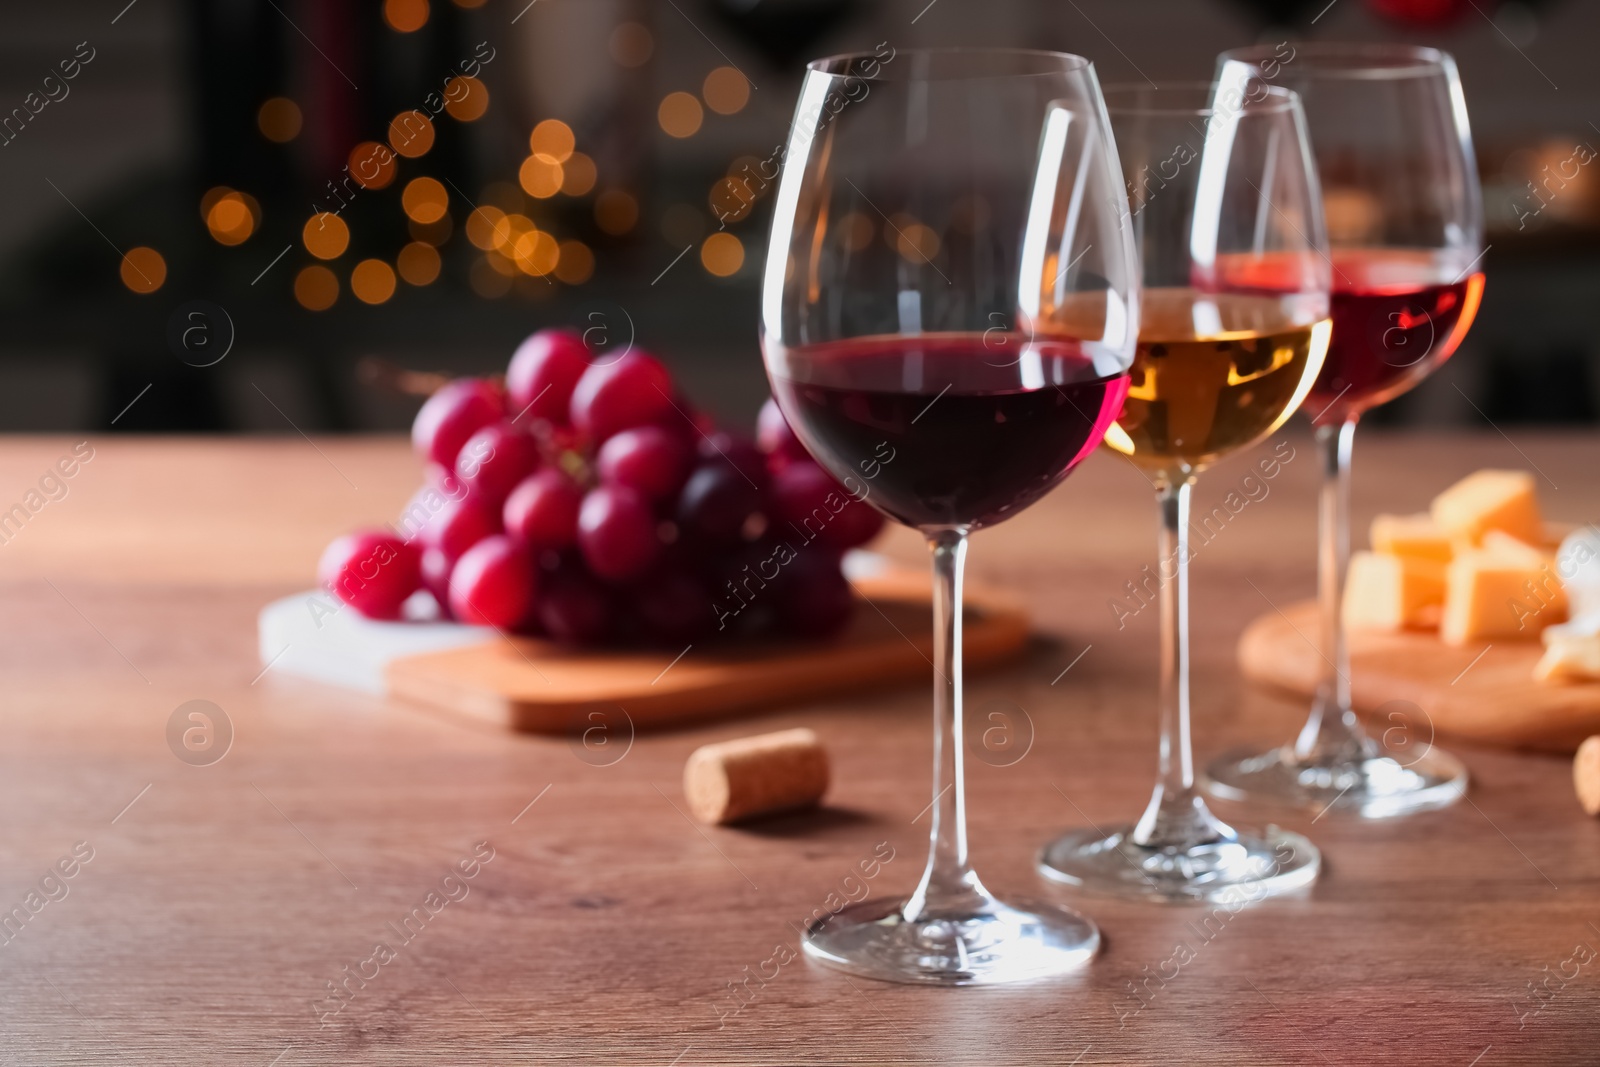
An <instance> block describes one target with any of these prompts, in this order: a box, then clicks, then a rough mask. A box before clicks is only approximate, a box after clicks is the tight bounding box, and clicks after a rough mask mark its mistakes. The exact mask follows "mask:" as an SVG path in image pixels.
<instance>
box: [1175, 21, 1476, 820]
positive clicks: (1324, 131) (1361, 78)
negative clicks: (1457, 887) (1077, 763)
mask: <svg viewBox="0 0 1600 1067" xmlns="http://www.w3.org/2000/svg"><path fill="white" fill-rule="evenodd" d="M1218 72H1219V73H1218V78H1219V82H1220V83H1221V84H1223V85H1226V86H1229V87H1230V88H1231V90H1233V91H1247V90H1248V88H1249V87H1250V86H1253V85H1256V84H1260V83H1262V82H1273V83H1276V84H1279V85H1283V86H1286V87H1288V88H1291V89H1294V90H1295V91H1297V92H1298V93H1299V94H1300V95H1301V98H1302V100H1303V101H1304V107H1305V111H1306V119H1307V123H1308V125H1309V127H1310V130H1311V143H1312V149H1313V151H1314V153H1315V156H1316V161H1317V168H1318V172H1319V174H1320V176H1321V181H1322V189H1323V197H1324V202H1325V208H1326V214H1327V225H1328V231H1329V243H1330V245H1331V246H1332V256H1333V338H1332V340H1331V342H1330V344H1329V349H1328V358H1327V359H1326V360H1325V361H1324V363H1323V366H1322V373H1321V375H1320V376H1319V377H1318V379H1317V383H1316V385H1315V386H1313V387H1312V390H1311V394H1310V396H1309V397H1308V398H1307V400H1306V411H1307V412H1308V413H1310V414H1311V417H1312V421H1313V423H1314V424H1315V427H1316V437H1317V444H1318V447H1319V451H1320V452H1321V456H1322V475H1323V482H1322V494H1321V499H1320V504H1319V508H1318V527H1319V528H1318V542H1319V544H1318V568H1317V576H1318V595H1319V599H1320V602H1321V615H1322V627H1321V628H1322V634H1321V653H1322V663H1323V666H1322V678H1321V680H1320V682H1319V684H1318V687H1317V694H1316V697H1315V699H1314V701H1313V703H1312V706H1311V714H1310V717H1309V718H1308V719H1307V721H1306V724H1305V726H1304V727H1303V728H1302V729H1301V731H1300V735H1299V737H1298V738H1296V739H1295V740H1294V741H1293V742H1292V743H1290V744H1288V745H1284V746H1281V747H1279V748H1275V749H1272V750H1271V751H1268V752H1265V753H1262V752H1260V751H1254V752H1250V751H1240V752H1234V753H1229V754H1228V755H1226V756H1223V757H1222V758H1220V759H1218V760H1217V761H1216V762H1214V763H1213V764H1211V766H1210V767H1208V768H1207V769H1206V772H1205V774H1206V781H1205V782H1204V783H1203V784H1204V787H1205V788H1206V789H1207V791H1208V792H1210V793H1211V794H1212V795H1214V796H1218V797H1225V798H1228V799H1231V800H1244V799H1250V800H1266V801H1278V802H1286V803H1291V804H1295V805H1298V806H1301V807H1309V808H1315V809H1317V810H1319V811H1326V810H1328V809H1329V808H1330V807H1332V808H1337V809H1340V810H1347V811H1350V812H1353V813H1355V814H1357V815H1359V816H1362V817H1365V818H1386V817H1390V816H1395V815H1405V814H1408V813H1411V812H1416V811H1426V810H1429V809H1432V808H1441V807H1444V806H1446V805H1448V804H1453V803H1454V802H1455V801H1456V800H1457V799H1459V798H1460V797H1461V796H1462V795H1464V794H1465V792H1466V788H1467V772H1466V768H1464V767H1463V766H1462V765H1461V763H1460V762H1459V761H1458V760H1456V759H1455V758H1454V757H1452V756H1450V755H1449V754H1448V753H1446V752H1443V751H1442V750H1440V749H1438V748H1435V747H1433V745H1432V744H1431V743H1424V744H1413V745H1411V746H1409V749H1408V751H1407V753H1406V756H1405V758H1404V759H1403V760H1402V759H1397V758H1395V757H1394V756H1392V755H1389V754H1388V753H1386V752H1385V750H1384V749H1383V748H1382V747H1381V746H1380V745H1378V744H1377V742H1375V741H1374V740H1373V739H1372V738H1371V737H1369V736H1368V735H1367V734H1366V732H1365V731H1364V730H1363V729H1362V728H1361V723H1360V721H1359V720H1358V719H1357V717H1356V714H1355V712H1354V710H1352V708H1351V704H1350V651H1349V648H1348V646H1347V645H1346V643H1345V634H1344V627H1343V623H1342V620H1341V619H1340V609H1341V600H1342V598H1343V592H1344V578H1345V565H1346V561H1347V559H1348V556H1349V547H1350V512H1349V503H1350V445H1351V440H1352V438H1353V436H1354V433H1355V428H1356V420H1357V419H1359V418H1360V417H1361V414H1362V412H1364V411H1366V410H1368V409H1369V408H1372V407H1375V406H1377V405H1378V404H1382V403H1384V402H1385V401H1387V400H1392V399H1393V398H1394V397H1396V396H1399V395H1400V394H1401V393H1404V392H1405V391H1406V390H1408V389H1410V388H1411V387H1412V386H1414V385H1416V384H1417V383H1418V382H1420V381H1421V380H1422V379H1423V378H1425V377H1427V376H1428V375H1429V374H1430V373H1432V372H1433V370H1434V369H1435V368H1436V367H1438V366H1439V364H1441V363H1443V362H1444V361H1445V360H1446V359H1449V358H1450V355H1451V354H1452V353H1453V352H1454V351H1455V350H1456V346H1457V345H1459V344H1460V343H1461V339H1462V337H1463V336H1465V335H1466V332H1467V329H1468V328H1469V327H1470V326H1471V325H1472V319H1473V317H1474V316H1475V315H1476V314H1477V310H1478V302H1479V300H1480V299H1481V298H1482V295H1483V273H1482V272H1481V271H1479V270H1478V269H1477V268H1478V262H1479V261H1480V260H1481V259H1482V258H1483V247H1482V242H1483V204H1482V197H1481V194H1480V192H1479V189H1478V172H1477V165H1476V163H1475V161H1474V158H1473V154H1472V135H1471V133H1469V132H1468V129H1467V106H1466V99H1465V98H1464V97H1463V96H1462V93H1461V82H1460V80H1459V79H1458V78H1457V76H1456V66H1455V61H1454V60H1452V59H1451V58H1450V56H1448V55H1447V54H1445V53H1444V52H1440V51H1437V50H1436V49H1432V48H1417V47H1412V46H1410V45H1391V44H1342V43H1340V44H1335V43H1330V44H1316V45H1309V44H1295V45H1292V46H1288V45H1280V46H1277V47H1276V48H1243V49H1238V50H1236V51H1231V52H1224V53H1223V54H1222V56H1221V57H1220V58H1219V60H1218Z"/></svg>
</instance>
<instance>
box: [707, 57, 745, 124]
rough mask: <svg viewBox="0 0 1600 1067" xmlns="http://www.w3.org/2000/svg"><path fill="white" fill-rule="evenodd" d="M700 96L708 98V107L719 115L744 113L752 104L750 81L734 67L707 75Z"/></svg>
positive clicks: (723, 68)
mask: <svg viewBox="0 0 1600 1067" xmlns="http://www.w3.org/2000/svg"><path fill="white" fill-rule="evenodd" d="M700 95H702V96H704V97H705V98H706V107H709V108H710V109H711V110H712V111H715V112H716V113H717V114H719V115H732V114H734V113H735V112H738V111H743V110H744V106H745V105H746V104H748V103H749V102H750V81H749V79H748V78H746V77H745V76H744V75H743V74H740V73H739V71H738V70H737V69H735V68H734V67H718V68H717V69H716V70H714V71H712V72H711V73H710V74H707V75H706V80H705V84H704V85H702V86H701V87H700Z"/></svg>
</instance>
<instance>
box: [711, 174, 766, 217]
mask: <svg viewBox="0 0 1600 1067" xmlns="http://www.w3.org/2000/svg"><path fill="white" fill-rule="evenodd" d="M710 201H711V214H713V215H715V216H716V217H717V219H718V220H719V221H720V222H738V221H739V220H740V219H742V218H744V217H745V216H746V215H748V214H750V208H751V206H752V205H753V204H754V203H755V201H756V195H755V193H753V192H751V191H750V183H748V182H746V181H745V180H744V179H743V178H722V179H720V180H718V182H717V184H715V185H713V186H712V187H711V197H710Z"/></svg>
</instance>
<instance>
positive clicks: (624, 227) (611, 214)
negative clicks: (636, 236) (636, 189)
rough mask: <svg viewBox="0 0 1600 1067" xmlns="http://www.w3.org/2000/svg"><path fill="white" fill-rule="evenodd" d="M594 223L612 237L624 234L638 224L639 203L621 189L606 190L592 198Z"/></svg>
mask: <svg viewBox="0 0 1600 1067" xmlns="http://www.w3.org/2000/svg"><path fill="white" fill-rule="evenodd" d="M594 221H595V225H596V226H599V227H600V228H601V229H602V230H604V231H605V232H606V233H609V234H611V236H613V237H617V236H620V235H621V234H625V233H627V232H628V231H629V230H631V229H633V228H634V226H635V225H637V224H638V222H639V201H637V200H635V199H634V198H633V197H632V196H631V195H630V194H628V193H625V192H623V191H622V190H621V189H607V190H606V191H605V192H603V193H601V194H600V195H599V196H597V197H595V198H594Z"/></svg>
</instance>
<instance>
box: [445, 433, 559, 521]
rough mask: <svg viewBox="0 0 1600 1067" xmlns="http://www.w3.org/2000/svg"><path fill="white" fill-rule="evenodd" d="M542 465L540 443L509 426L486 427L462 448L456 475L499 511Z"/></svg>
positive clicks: (469, 439) (470, 438) (457, 461)
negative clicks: (524, 480) (523, 482)
mask: <svg viewBox="0 0 1600 1067" xmlns="http://www.w3.org/2000/svg"><path fill="white" fill-rule="evenodd" d="M538 465H539V442H537V441H535V440H534V439H533V438H532V437H530V436H529V435H527V434H525V433H522V432H521V431H519V430H517V429H515V428H514V427H513V426H512V425H511V424H510V423H508V422H497V423H495V424H494V425H492V426H485V427H484V428H483V429H481V430H479V431H478V432H477V433H475V434H473V435H472V436H471V437H469V438H468V439H467V443H466V444H464V445H462V446H461V455H460V457H459V458H458V459H457V460H456V474H457V475H459V476H460V478H461V480H462V481H463V482H465V483H466V484H467V486H468V487H469V488H470V489H471V490H472V492H473V494H474V495H476V496H480V497H482V498H483V499H484V500H485V501H486V502H488V503H490V504H492V505H493V506H494V507H496V508H499V507H500V506H501V505H502V504H504V503H505V500H506V497H507V496H509V495H511V490H512V489H514V488H516V485H517V483H518V482H520V481H522V479H524V478H526V477H527V476H528V475H529V474H532V473H533V470H534V468H535V467H537V466H538Z"/></svg>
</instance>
